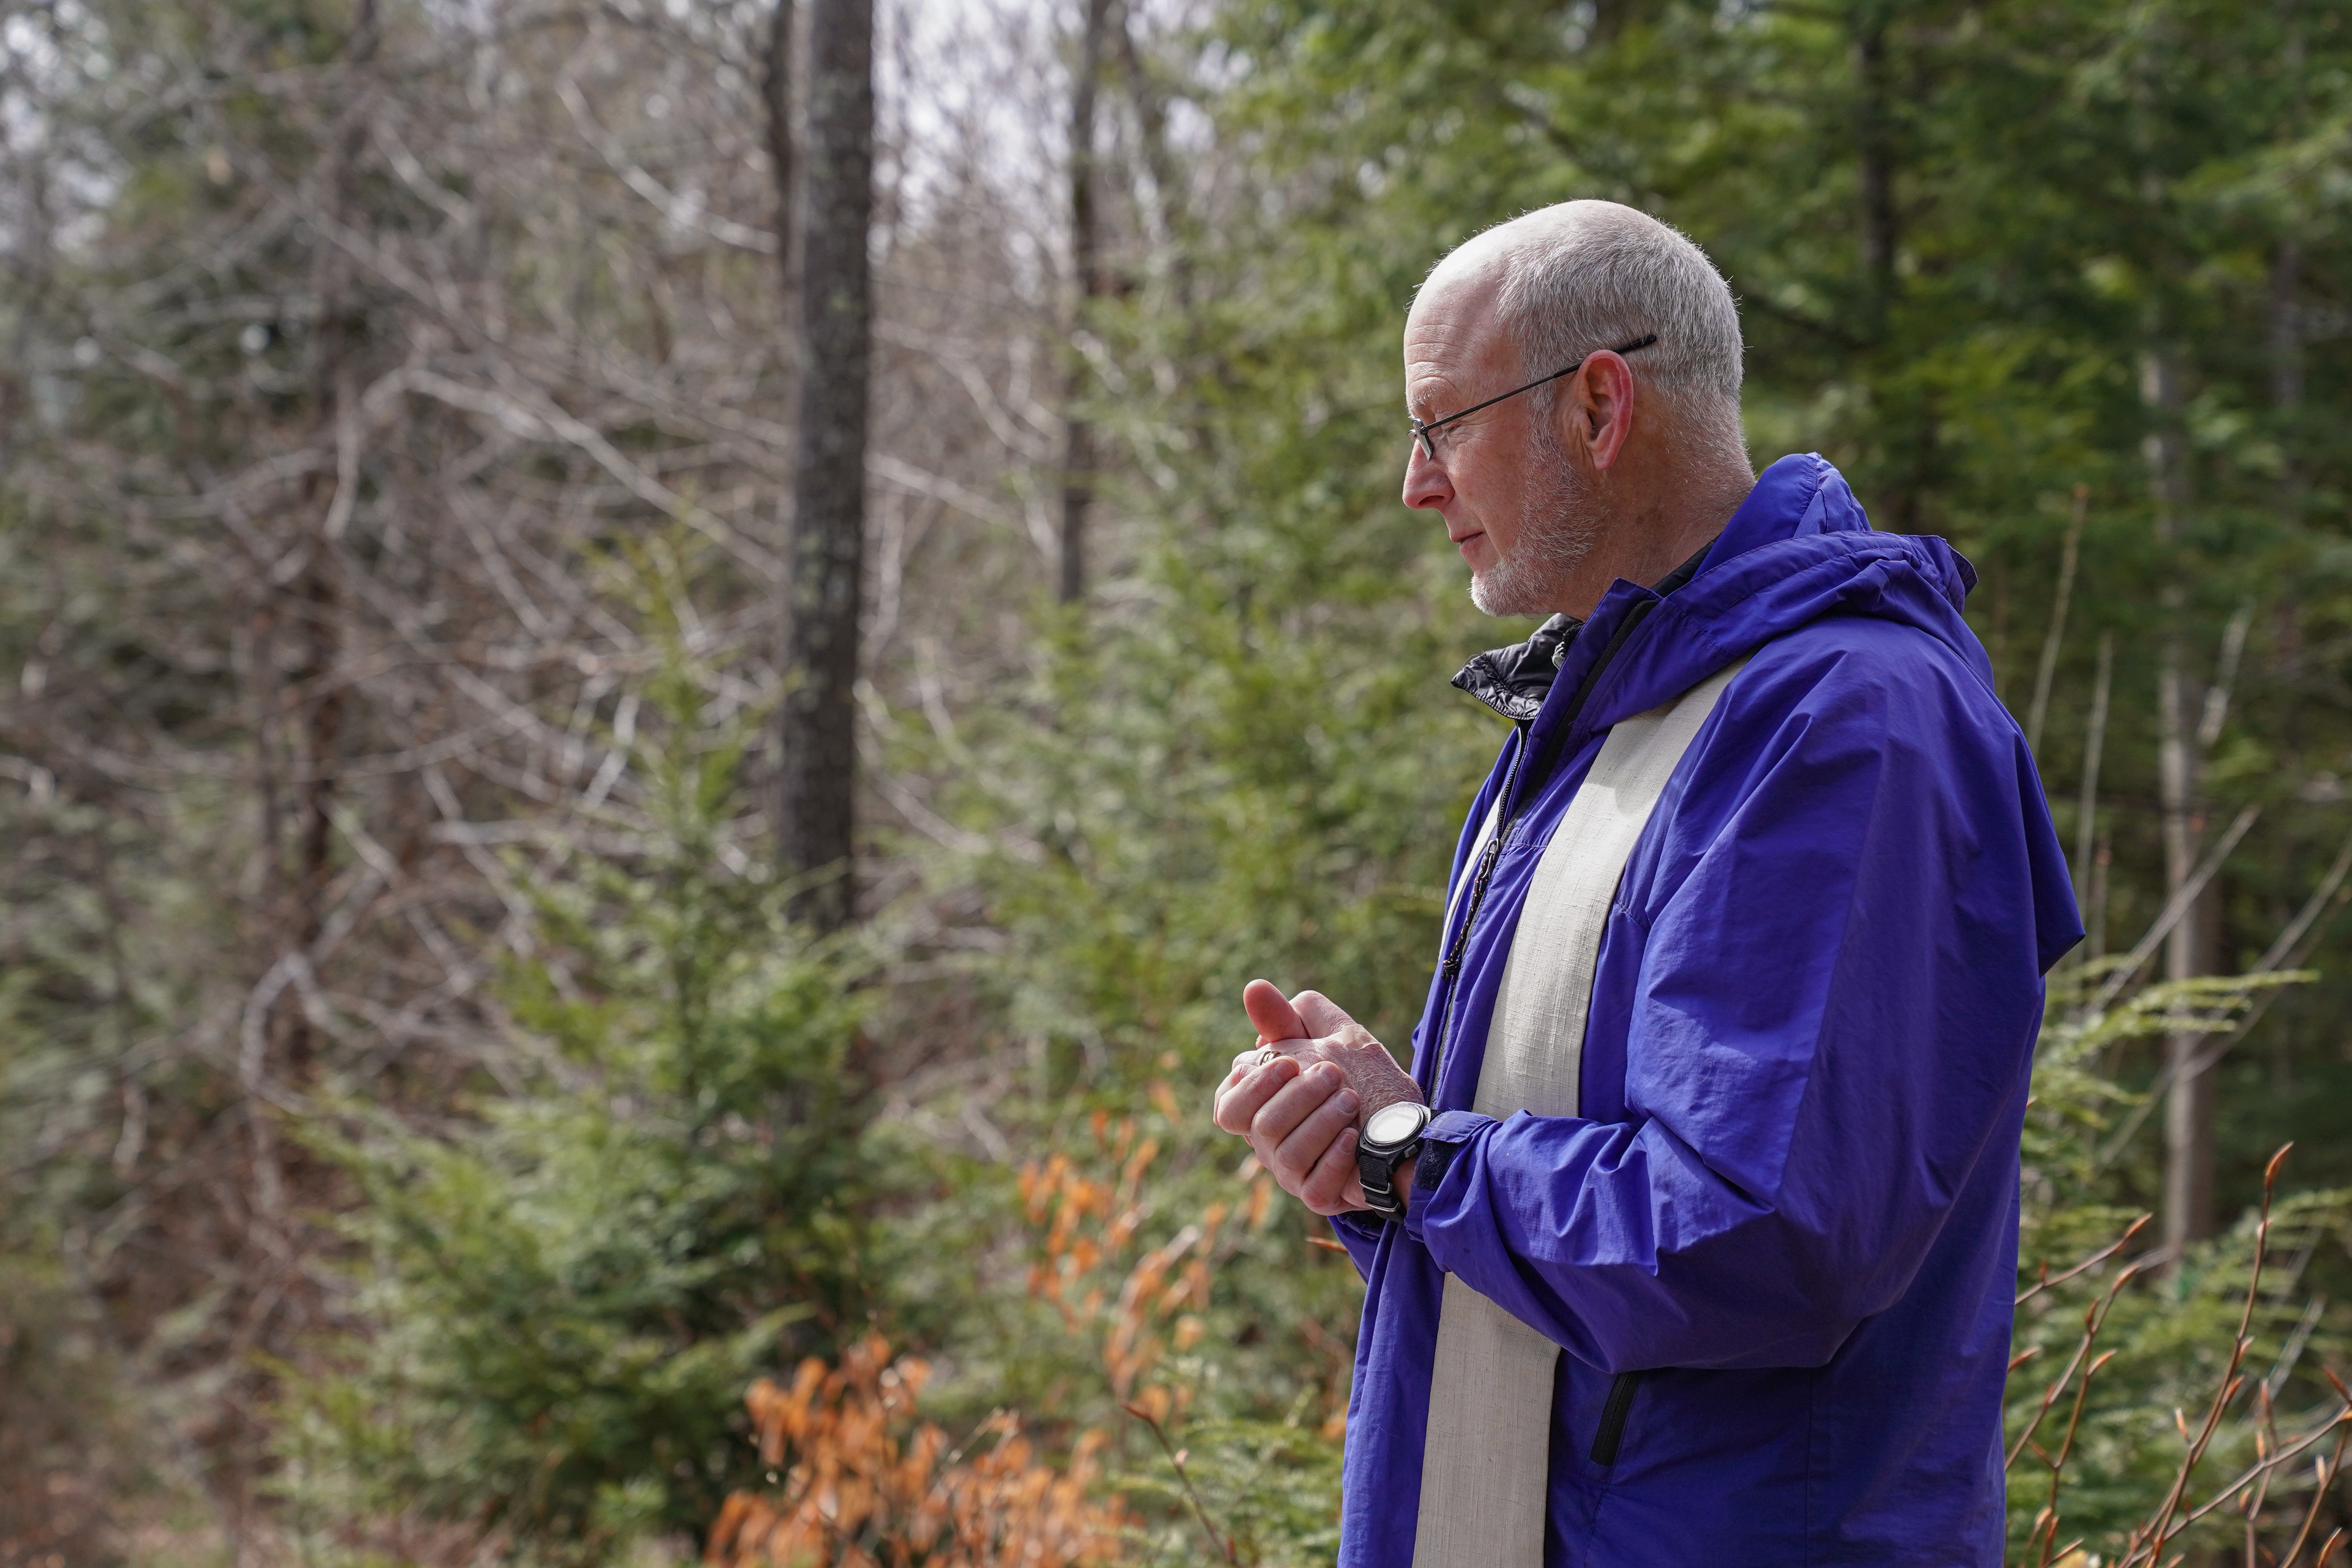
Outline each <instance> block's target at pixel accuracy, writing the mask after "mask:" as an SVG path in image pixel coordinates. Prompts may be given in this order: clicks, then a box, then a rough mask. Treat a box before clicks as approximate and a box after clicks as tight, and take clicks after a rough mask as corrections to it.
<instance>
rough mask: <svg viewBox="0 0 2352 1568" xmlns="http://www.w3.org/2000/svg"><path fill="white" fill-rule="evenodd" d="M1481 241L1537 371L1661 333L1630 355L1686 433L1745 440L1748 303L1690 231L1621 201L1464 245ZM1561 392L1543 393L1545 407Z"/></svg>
mask: <svg viewBox="0 0 2352 1568" xmlns="http://www.w3.org/2000/svg"><path fill="white" fill-rule="evenodd" d="M1471 247H1477V248H1478V249H1479V250H1481V251H1486V252H1488V253H1489V255H1490V256H1491V258H1492V262H1491V263H1490V264H1496V265H1499V268H1500V271H1501V275H1502V276H1501V285H1500V288H1499V289H1498V291H1497V293H1496V306H1495V309H1496V321H1497V322H1498V324H1499V325H1500V326H1501V328H1502V330H1503V331H1504V332H1506V333H1507V334H1508V335H1509V337H1510V338H1511V340H1512V342H1514V343H1516V344H1517V347H1518V350H1519V353H1520V356H1521V357H1522V359H1524V360H1525V362H1526V364H1527V373H1528V375H1529V376H1538V375H1544V374H1549V373H1550V372H1552V371H1555V370H1559V369H1560V368H1561V367H1563V366H1566V365H1571V364H1574V363H1576V362H1577V361H1578V360H1580V359H1581V358H1583V357H1584V356H1585V355H1586V354H1589V353H1592V352H1593V351H1594V350H1596V349H1613V348H1616V347H1618V346H1619V345H1620V344H1623V343H1628V342H1633V341H1634V340H1635V339H1637V338H1642V337H1646V336H1647V335H1649V334H1650V333H1652V332H1655V333H1656V334H1657V336H1658V341H1657V342H1655V343H1654V344H1653V345H1651V346H1650V347H1648V348H1645V349H1643V350H1642V351H1641V352H1640V353H1636V354H1633V355H1631V356H1629V357H1628V358H1627V359H1626V361H1625V363H1626V364H1627V366H1628V367H1630V368H1631V369H1632V370H1633V377H1634V383H1635V384H1636V385H1643V384H1646V385H1647V386H1649V387H1650V388H1651V389H1652V390H1654V392H1656V393H1657V394H1658V395H1660V397H1661V400H1662V401H1663V402H1664V404H1665V405H1666V407H1667V410H1668V415H1669V417H1670V418H1672V419H1673V420H1674V421H1675V423H1676V424H1677V425H1679V426H1683V428H1684V429H1685V433H1686V434H1687V435H1689V436H1691V437H1696V438H1698V439H1700V440H1702V441H1707V440H1722V439H1726V438H1728V439H1729V440H1730V441H1732V442H1733V443H1735V444H1738V429H1739V382H1740V373H1741V366H1740V344H1739V310H1738V306H1736V305H1735V304H1733V303H1732V299H1731V286H1730V285H1729V284H1727V283H1726V282H1725V281H1724V279H1723V274H1721V273H1720V272H1717V270H1716V269H1715V264H1714V263H1713V262H1711V261H1709V260H1708V259H1707V258H1706V252H1704V251H1702V250H1701V249H1699V247H1697V246H1696V245H1694V244H1692V243H1691V242H1690V240H1689V239H1688V238H1686V237H1685V236H1683V235H1682V234H1681V233H1679V232H1678V231H1676V230H1675V229H1673V228H1671V227H1669V226H1666V225H1665V224H1663V223H1660V222H1659V221H1658V220H1657V219H1656V218H1654V217H1652V216H1650V215H1649V214H1647V213H1644V212H1638V211H1636V210H1635V209H1633V208H1632V207H1629V206H1621V205H1618V204H1617V203H1615V202H1601V201H1577V202H1562V203H1560V204H1559V205H1557V206H1549V207H1543V208H1540V209H1538V211H1535V212H1531V213H1528V215H1526V216H1523V217H1517V218H1514V219H1512V220H1511V221H1510V222H1509V223H1507V224H1501V225H1498V226H1496V227H1494V228H1491V229H1489V230H1487V231H1486V233H1485V234H1482V235H1480V236H1479V237H1477V238H1476V239H1474V240H1472V241H1471V242H1470V244H1469V246H1465V247H1464V248H1465V249H1468V248H1471ZM1441 265H1442V264H1441ZM1556 390H1557V385H1556V384H1555V385H1553V386H1547V387H1545V388H1543V389H1542V390H1541V393H1540V395H1541V396H1542V397H1543V399H1544V405H1546V406H1548V405H1549V403H1550V400H1551V395H1552V393H1553V392H1555V391H1556Z"/></svg>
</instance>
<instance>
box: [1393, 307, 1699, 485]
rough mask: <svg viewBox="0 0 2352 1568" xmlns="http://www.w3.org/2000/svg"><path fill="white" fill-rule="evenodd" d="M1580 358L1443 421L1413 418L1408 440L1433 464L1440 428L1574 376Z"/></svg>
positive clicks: (1640, 344)
mask: <svg viewBox="0 0 2352 1568" xmlns="http://www.w3.org/2000/svg"><path fill="white" fill-rule="evenodd" d="M1657 341H1658V334H1657V333H1655V332H1652V333H1651V334H1650V335H1649V336H1647V337H1645V338H1636V339H1634V340H1633V342H1630V343H1627V344H1626V345H1625V346H1624V347H1622V348H1617V349H1612V350H1610V351H1609V352H1610V353H1620V354H1629V353H1633V351H1634V350H1635V349H1645V348H1648V347H1649V346H1650V345H1651V344H1652V343H1654V342H1657ZM1595 352H1598V351H1595ZM1591 357H1592V355H1591V354H1586V355H1585V356H1584V359H1591ZM1584 359H1580V360H1578V361H1577V362H1576V363H1574V364H1572V365H1570V366H1569V367H1568V368H1567V369H1566V370H1556V371H1554V372H1552V373H1551V374H1549V375H1539V376H1538V377H1536V379H1535V380H1533V381H1531V382H1529V383H1528V384H1526V385H1525V386H1515V387H1513V388H1511V390H1510V391H1508V392H1506V393H1504V394H1502V395H1500V396H1497V397H1490V398H1488V399H1486V402H1484V403H1474V404H1472V405H1470V406H1469V407H1467V408H1465V409H1463V410H1462V411H1461V412H1460V413H1458V414H1449V415H1447V416H1445V417H1444V418H1443V419H1431V420H1427V421H1423V420H1420V419H1416V420H1414V421H1413V422H1412V438H1413V439H1414V440H1416V441H1418V442H1420V443H1421V449H1422V450H1423V452H1426V453H1428V454H1429V460H1430V461H1431V462H1435V461H1437V446H1436V443H1434V442H1433V441H1432V440H1431V439H1430V437H1431V436H1432V435H1433V434H1434V433H1435V432H1437V431H1438V430H1441V429H1443V428H1444V427H1445V426H1448V425H1451V424H1453V423H1454V421H1455V420H1456V419H1467V418H1468V417H1469V416H1472V415H1473V414H1475V413H1477V412H1478V410H1480V409H1481V408H1492V407H1494V406H1495V405H1496V404H1497V403H1506V402H1508V401H1509V400H1510V399H1512V398H1514V397H1517V395H1519V394H1520V393H1522V392H1533V391H1534V390H1535V389H1536V388H1537V387H1538V386H1541V385H1542V384H1544V383H1546V382H1548V381H1558V380H1559V378H1560V377H1561V376H1563V375H1574V374H1576V373H1577V372H1578V371H1580V370H1582V369H1583V368H1584Z"/></svg>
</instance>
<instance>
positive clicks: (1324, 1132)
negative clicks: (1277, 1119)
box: [1265, 1089, 1356, 1196]
mask: <svg viewBox="0 0 2352 1568" xmlns="http://www.w3.org/2000/svg"><path fill="white" fill-rule="evenodd" d="M1355 1126H1356V1096H1355V1092H1354V1091H1353V1090H1352V1089H1341V1090H1339V1093H1337V1094H1335V1095H1333V1096H1332V1097H1331V1098H1330V1099H1328V1100H1325V1101H1324V1102H1323V1103H1322V1104H1320V1105H1318V1106H1317V1107H1316V1108H1315V1109H1314V1110H1310V1111H1308V1112H1307V1115H1306V1116H1305V1118H1304V1119H1302V1120H1301V1121H1299V1123H1298V1125H1297V1127H1295V1128H1293V1129H1291V1131H1290V1135H1289V1136H1288V1137H1286V1138H1285V1139H1283V1141H1282V1143H1281V1146H1280V1147H1278V1148H1277V1149H1276V1150H1275V1152H1274V1158H1273V1159H1271V1160H1268V1161H1267V1162H1265V1163H1266V1166H1267V1168H1268V1169H1270V1170H1272V1171H1273V1172H1274V1179H1275V1180H1276V1181H1277V1182H1279V1183H1281V1184H1283V1185H1285V1186H1287V1187H1289V1188H1291V1189H1292V1190H1293V1191H1295V1192H1299V1193H1300V1194H1301V1195H1302V1196H1304V1195H1305V1194H1304V1192H1303V1189H1304V1187H1305V1185H1306V1183H1307V1177H1308V1176H1310V1175H1312V1174H1313V1173H1314V1172H1315V1168H1316V1164H1317V1162H1318V1161H1320V1160H1321V1159H1322V1158H1323V1156H1324V1154H1325V1153H1326V1152H1328V1151H1329V1149H1330V1147H1331V1143H1332V1141H1333V1140H1334V1139H1336V1138H1339V1136H1340V1135H1341V1134H1343V1133H1344V1134H1346V1135H1347V1136H1348V1137H1349V1140H1351V1141H1352V1139H1353V1138H1354V1136H1355Z"/></svg>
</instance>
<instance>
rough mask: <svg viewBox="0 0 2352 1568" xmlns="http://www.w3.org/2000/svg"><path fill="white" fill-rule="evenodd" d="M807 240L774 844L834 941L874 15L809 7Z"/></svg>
mask: <svg viewBox="0 0 2352 1568" xmlns="http://www.w3.org/2000/svg"><path fill="white" fill-rule="evenodd" d="M808 55H809V61H808V117H807V145H806V148H805V153H806V169H805V172H804V174H803V184H802V196H803V202H804V204H805V205H804V206H803V221H802V223H801V225H800V231H801V234H802V241H801V268H800V272H801V276H800V298H799V317H800V347H801V374H800V378H799V379H800V383H801V395H800V414H799V417H798V419H797V421H796V424H797V429H796V430H795V431H794V442H793V518H792V539H791V547H790V551H789V552H788V570H789V571H790V573H791V585H790V588H789V590H788V595H789V596H788V600H787V611H788V616H787V625H786V631H785V654H784V680H785V692H784V700H783V703H782V707H781V709H780V710H779V714H778V720H777V729H778V740H779V742H780V750H781V752H782V756H781V759H780V762H781V766H780V767H779V770H778V773H779V778H778V786H777V796H778V798H777V828H778V838H779V840H780V843H781V846H782V855H783V860H784V868H785V870H786V871H787V872H788V873H789V874H791V875H793V876H796V877H801V878H804V879H806V882H805V885H804V888H803V891H802V892H801V893H800V894H799V895H798V897H797V898H796V900H795V904H794V908H795V911H796V913H797V914H798V915H799V916H800V918H802V919H803V920H804V921H807V922H808V923H809V924H810V925H811V926H813V927H814V928H815V929H816V930H817V931H837V930H839V929H840V928H841V927H843V926H844V925H846V924H847V923H848V922H849V920H850V918H851V915H852V913H853V911H854V910H855V907H856V896H855V895H856V884H855V870H856V865H855V861H854V859H853V857H852V845H851V835H852V829H853V826H854V809H853V804H854V803H853V795H854V791H855V789H856V777H857V771H856V762H857V752H856V729H855V724H854V719H855V714H856V681H857V641H858V625H857V622H858V612H859V608H860V605H861V603H862V601H863V598H864V593H863V590H864V577H865V555H866V381H867V374H868V369H869V361H870V358H871V350H872V343H873V326H874V323H873V300H872V297H871V286H870V280H869V278H868V276H867V259H866V230H867V228H868V226H869V225H870V223H871V221H872V218H873V215H874V6H873V0H813V3H812V4H811V5H810V6H809V26H808Z"/></svg>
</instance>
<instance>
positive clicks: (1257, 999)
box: [1242, 980, 1310, 1041]
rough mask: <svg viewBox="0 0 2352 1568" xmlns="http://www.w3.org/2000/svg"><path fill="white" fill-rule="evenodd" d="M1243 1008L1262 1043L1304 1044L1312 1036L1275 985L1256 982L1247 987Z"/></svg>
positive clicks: (1244, 991) (1244, 993)
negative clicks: (1277, 1041)
mask: <svg viewBox="0 0 2352 1568" xmlns="http://www.w3.org/2000/svg"><path fill="white" fill-rule="evenodd" d="M1242 1006H1243V1007H1244V1009H1245V1010H1246V1011H1247V1012H1248V1014H1249V1020H1250V1022H1251V1023H1252V1024H1254V1025H1255V1026H1257V1034H1258V1038H1260V1039H1262V1040H1267V1041H1273V1040H1303V1039H1306V1038H1307V1037H1308V1035H1309V1033H1310V1031H1309V1030H1308V1029H1307V1025H1306V1023H1305V1022H1304V1021H1303V1020H1301V1019H1300V1017H1299V1016H1298V1010H1297V1008H1296V1007H1293V1006H1292V1005H1290V1003H1289V1002H1288V1000H1286V998H1285V997H1284V996H1283V994H1282V992H1281V990H1280V989H1279V988H1277V987H1276V985H1275V984H1273V982H1271V981H1266V980H1253V981H1251V982H1250V983H1249V984H1247V985H1244V986H1243V987H1242Z"/></svg>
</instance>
